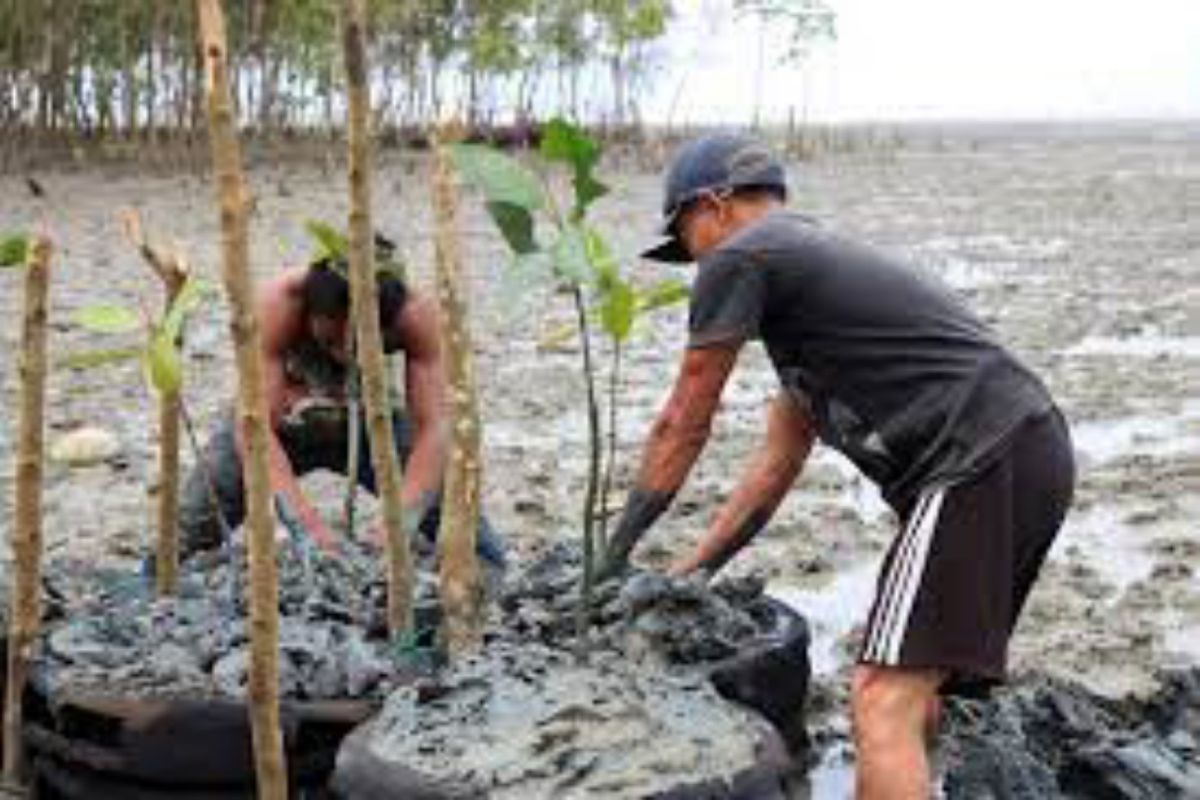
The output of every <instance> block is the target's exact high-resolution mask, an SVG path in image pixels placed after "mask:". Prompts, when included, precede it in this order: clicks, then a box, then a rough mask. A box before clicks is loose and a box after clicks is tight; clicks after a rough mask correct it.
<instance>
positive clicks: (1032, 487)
mask: <svg viewBox="0 0 1200 800" xmlns="http://www.w3.org/2000/svg"><path fill="white" fill-rule="evenodd" d="M786 199H787V183H786V179H785V175H784V170H783V166H782V164H780V162H779V161H778V159H777V158H776V157H775V156H774V155H773V154H772V153H771V152H770V151H769V150H768V149H766V148H765V147H764V146H763V145H762V144H760V143H758V142H756V141H754V140H752V139H749V138H746V137H743V136H738V135H732V134H718V135H711V136H706V137H703V138H700V139H697V140H695V141H692V142H690V143H688V144H687V145H685V146H684V147H682V148H681V149H680V151H679V152H678V154H677V155H676V157H675V160H674V162H673V164H672V166H671V169H670V171H669V173H668V176H667V181H666V194H665V201H664V204H663V214H664V217H665V220H666V222H665V225H664V227H663V233H664V234H665V235H666V237H667V239H666V241H665V242H664V243H662V244H660V245H659V246H657V247H655V248H653V249H651V250H649V251H647V252H646V253H644V255H645V256H646V257H648V258H653V259H658V260H663V261H672V262H689V261H693V260H694V261H697V262H698V271H697V275H696V281H695V285H694V287H693V290H692V297H691V306H690V318H689V340H688V347H687V350H686V352H685V353H684V356H683V360H682V364H681V367H680V371H679V375H678V377H677V378H676V382H675V386H674V389H673V391H672V392H671V395H670V398H669V399H668V401H667V403H666V405H665V407H664V408H663V409H662V411H661V412H660V413H659V415H658V417H657V419H656V421H655V422H654V425H653V427H652V428H651V430H650V434H649V437H648V440H647V442H646V444H645V450H644V453H643V456H642V461H641V467H640V470H639V472H638V475H637V484H636V486H635V488H634V489H633V491H631V493H630V496H629V499H628V501H627V503H626V506H625V510H624V512H623V514H622V518H621V521H620V523H619V525H618V527H617V530H616V531H615V533H614V536H613V542H612V545H611V547H610V550H609V555H608V560H607V561H606V563H605V564H604V567H603V570H602V572H603V573H604V574H612V573H616V572H619V571H620V570H621V569H622V568H623V566H624V565H625V563H626V562H627V559H628V556H629V554H630V552H631V551H632V549H633V547H634V545H635V544H636V543H637V541H638V539H639V538H640V537H641V536H642V534H644V533H645V531H646V530H647V529H648V528H649V527H650V526H651V525H652V524H653V523H654V521H655V520H656V519H657V518H658V517H659V516H660V515H661V514H662V513H663V512H664V511H665V510H666V508H667V507H668V506H669V504H670V502H671V499H672V498H673V497H674V495H675V493H676V492H677V491H678V490H679V488H680V486H682V484H683V481H684V479H685V478H686V477H687V474H688V472H689V470H690V469H691V467H692V465H693V464H694V463H695V461H696V459H697V457H698V456H699V455H700V452H701V450H702V449H703V447H704V444H705V442H706V440H707V438H708V434H709V430H710V425H711V422H712V418H713V415H714V414H715V412H716V409H717V406H718V402H719V400H720V396H721V391H722V388H723V387H724V385H725V382H726V379H727V378H728V376H729V374H730V372H731V371H732V369H733V366H734V363H735V362H736V360H737V356H738V352H739V350H740V349H741V347H742V345H743V344H745V342H747V341H749V340H751V339H760V340H761V341H762V343H763V345H764V347H765V348H766V350H767V353H768V355H769V357H770V359H771V362H772V364H773V365H774V367H775V370H776V372H777V373H778V376H779V381H780V390H779V392H778V394H777V396H776V397H775V398H774V399H773V400H772V401H771V404H770V407H769V409H768V412H767V421H766V436H765V440H764V442H763V444H762V446H761V447H760V448H759V450H758V451H757V452H756V453H755V454H754V456H753V457H752V458H751V461H750V463H749V465H748V467H747V469H746V470H745V472H744V474H743V476H742V478H741V480H740V481H739V483H738V484H737V486H736V488H735V489H734V490H733V492H732V493H731V494H730V496H729V497H728V499H727V500H726V501H725V503H724V504H723V505H722V506H721V508H720V509H719V510H718V512H717V514H716V515H715V517H714V519H713V521H712V523H711V525H710V526H709V528H708V530H707V532H706V533H705V534H704V536H703V537H702V538H701V540H700V542H699V544H698V545H697V546H696V548H695V550H694V551H693V552H692V553H690V554H689V555H688V556H686V557H685V558H684V559H682V560H681V561H680V562H678V563H677V564H675V565H674V567H673V571H674V572H676V573H680V574H686V573H691V572H695V571H700V572H702V573H704V574H712V573H714V572H715V571H717V570H719V569H720V568H721V567H722V566H723V565H724V564H725V563H726V562H727V561H728V560H729V559H730V558H731V557H733V555H734V554H735V553H736V552H737V551H738V550H740V549H741V548H742V547H744V546H745V545H746V544H748V543H749V542H750V541H751V540H752V539H753V538H754V536H755V535H756V534H757V533H758V532H759V531H760V530H761V529H762V528H763V526H765V525H766V523H767V522H768V520H769V519H770V517H771V515H772V513H773V512H774V511H775V509H776V508H777V507H778V505H779V503H780V502H781V501H782V499H783V497H784V495H785V494H786V493H787V491H788V490H789V489H790V488H791V486H792V484H793V483H794V482H795V480H796V478H797V476H798V475H799V473H800V470H801V468H802V467H803V465H804V462H805V460H806V459H807V457H808V454H809V451H810V449H811V448H812V445H813V443H814V441H815V440H816V439H817V438H820V439H821V441H822V442H824V443H825V444H827V445H829V446H831V447H833V448H835V449H837V450H839V451H840V452H842V453H843V454H844V455H846V456H847V457H848V458H849V459H850V460H851V461H852V462H853V463H854V464H855V465H856V466H857V467H858V468H859V469H860V470H861V471H862V472H863V473H864V474H865V475H867V476H868V477H869V478H871V479H872V480H873V481H874V482H876V483H877V484H878V485H879V486H880V488H881V490H882V492H883V496H884V498H885V499H886V500H887V501H888V503H889V505H890V506H891V507H892V508H893V509H894V510H895V512H896V515H897V518H898V520H899V521H900V525H899V531H898V534H897V536H896V537H895V539H894V541H893V542H892V544H891V546H890V548H889V550H888V552H887V554H886V556H885V558H884V562H883V566H882V568H881V570H880V573H879V578H878V582H877V584H876V593H875V600H874V603H873V604H872V608H871V611H870V614H869V617H868V619H867V625H866V631H865V634H864V638H863V642H862V644H861V648H860V650H859V654H858V659H857V664H856V666H855V669H854V675H853V678H852V718H853V727H854V738H855V745H856V754H857V764H858V768H857V786H858V792H857V794H858V796H859V797H860V798H922V800H923V798H926V797H928V796H929V794H930V786H931V781H930V775H929V765H928V759H927V756H926V753H925V734H926V732H928V731H931V730H933V729H934V728H935V726H936V721H937V710H938V708H939V702H938V696H939V694H940V693H947V692H965V691H970V690H974V689H978V688H979V687H986V686H988V685H989V684H992V683H995V682H997V681H999V680H1002V679H1003V677H1004V672H1005V663H1006V652H1007V646H1008V639H1009V636H1010V635H1011V633H1012V629H1013V626H1014V624H1015V622H1016V619H1017V616H1018V614H1019V613H1020V610H1021V607H1022V605H1023V604H1024V602H1025V598H1026V596H1027V595H1028V592H1029V589H1030V587H1031V586H1032V583H1033V581H1034V579H1035V578H1036V576H1037V573H1038V571H1039V569H1040V567H1041V564H1042V562H1043V561H1044V559H1045V557H1046V553H1047V551H1048V550H1049V548H1050V545H1051V543H1052V542H1053V540H1054V537H1055V535H1056V534H1057V532H1058V530H1059V527H1060V526H1061V523H1062V520H1063V517H1064V516H1065V514H1066V511H1067V508H1068V506H1069V505H1070V501H1071V495H1072V492H1073V489H1074V480H1075V468H1074V461H1073V455H1072V448H1071V443H1070V436H1069V433H1068V431H1067V427H1066V424H1065V422H1064V420H1063V418H1062V415H1061V414H1060V413H1059V412H1058V410H1057V409H1056V407H1055V405H1054V402H1053V400H1052V399H1051V397H1050V395H1049V393H1048V392H1047V390H1046V388H1045V387H1044V386H1043V385H1042V383H1041V381H1040V380H1038V378H1037V377H1036V376H1035V375H1034V374H1033V373H1031V372H1030V371H1029V370H1028V369H1027V368H1026V367H1025V366H1024V365H1022V364H1021V363H1020V362H1019V361H1018V360H1017V359H1016V358H1015V357H1014V356H1013V355H1012V354H1010V353H1009V352H1008V351H1007V350H1005V349H1004V348H1003V346H1002V345H1001V344H1000V343H999V342H998V340H997V339H996V336H995V334H994V333H993V331H991V330H990V329H989V328H988V327H987V326H985V325H984V324H983V323H982V322H981V321H980V320H979V319H978V318H977V317H976V316H975V315H974V314H973V313H972V312H971V311H969V310H968V309H967V308H966V307H965V306H964V305H963V303H962V302H961V301H960V300H959V299H958V298H957V297H955V296H954V295H953V294H952V293H951V292H950V291H949V290H947V289H945V288H944V287H942V286H940V285H938V284H936V283H934V282H932V281H931V280H929V279H927V278H925V277H922V276H919V275H918V274H917V273H915V272H913V271H911V270H910V269H909V268H908V267H907V266H906V265H904V264H902V263H899V262H897V261H896V260H895V259H893V258H892V257H890V256H888V255H885V254H883V253H881V252H879V251H877V250H873V249H871V248H869V247H866V246H864V245H861V244H859V243H856V242H853V241H849V240H847V239H845V238H843V237H841V236H838V235H836V234H834V233H831V232H829V231H827V230H825V229H823V228H821V227H820V226H819V225H817V224H816V223H814V222H813V221H811V220H809V219H806V218H804V217H801V216H798V215H796V214H792V213H789V212H788V211H787V210H786V209H785V208H784V202H785V201H786Z"/></svg>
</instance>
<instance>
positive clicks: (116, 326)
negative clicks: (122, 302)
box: [71, 304, 141, 333]
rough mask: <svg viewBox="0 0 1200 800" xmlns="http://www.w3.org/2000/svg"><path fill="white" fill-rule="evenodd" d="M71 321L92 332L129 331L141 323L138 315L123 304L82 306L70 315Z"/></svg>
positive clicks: (135, 328)
mask: <svg viewBox="0 0 1200 800" xmlns="http://www.w3.org/2000/svg"><path fill="white" fill-rule="evenodd" d="M71 319H72V321H74V322H75V324H76V325H79V326H80V327H81V328H84V329H86V330H89V331H92V332H93V333H129V332H130V331H135V330H137V329H138V327H139V326H140V325H141V320H140V319H139V318H138V315H137V314H136V313H134V312H133V311H132V310H130V309H128V308H125V306H114V305H104V304H97V305H92V306H84V307H83V308H81V309H79V310H78V311H76V312H75V313H74V314H73V315H71Z"/></svg>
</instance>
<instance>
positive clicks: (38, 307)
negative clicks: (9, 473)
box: [4, 236, 54, 786]
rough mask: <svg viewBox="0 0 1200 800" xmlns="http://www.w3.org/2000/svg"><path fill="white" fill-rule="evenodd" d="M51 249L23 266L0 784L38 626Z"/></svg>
mask: <svg viewBox="0 0 1200 800" xmlns="http://www.w3.org/2000/svg"><path fill="white" fill-rule="evenodd" d="M53 251H54V247H53V245H52V244H51V242H50V239H49V238H47V237H45V236H38V237H36V238H35V239H34V240H33V242H32V244H31V247H30V250H29V253H28V254H27V258H26V264H25V311H24V321H23V323H22V333H21V365H20V367H19V373H20V376H21V407H20V412H19V414H20V417H19V421H18V423H17V463H16V502H15V507H16V509H15V510H16V520H15V521H14V523H13V527H12V554H13V561H14V567H15V570H16V575H15V578H14V580H13V584H12V589H11V595H10V597H9V612H8V613H9V618H8V664H7V667H8V678H7V684H6V685H5V693H4V780H5V783H6V784H8V785H10V786H15V785H16V784H17V782H18V781H20V779H21V774H20V770H21V755H22V747H21V744H22V731H21V723H22V707H21V698H22V696H23V695H24V693H25V680H26V678H27V677H28V670H29V659H30V656H31V655H32V654H33V645H34V640H35V639H36V638H37V633H38V626H39V623H40V621H41V584H42V449H43V444H44V435H45V424H44V423H45V420H44V410H45V402H46V315H47V311H46V307H47V296H48V295H49V288H50V257H51V255H52V254H53Z"/></svg>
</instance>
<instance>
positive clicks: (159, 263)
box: [121, 209, 188, 597]
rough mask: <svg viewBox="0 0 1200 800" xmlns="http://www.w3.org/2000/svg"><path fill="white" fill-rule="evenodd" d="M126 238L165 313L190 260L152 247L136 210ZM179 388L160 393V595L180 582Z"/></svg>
mask: <svg viewBox="0 0 1200 800" xmlns="http://www.w3.org/2000/svg"><path fill="white" fill-rule="evenodd" d="M121 221H122V225H123V227H124V230H125V238H126V239H128V240H129V242H130V243H131V244H132V245H133V246H134V247H136V248H137V249H138V252H139V253H140V254H141V256H142V259H143V260H145V262H146V264H147V265H148V266H149V267H150V269H151V270H152V271H153V272H154V274H155V275H157V276H158V278H159V280H160V281H162V285H163V298H164V300H163V303H164V304H163V314H164V316H165V315H166V313H167V312H168V311H170V309H171V306H172V304H174V302H175V299H176V298H177V297H179V293H180V292H181V291H183V287H184V284H186V283H187V278H188V269H187V264H186V263H185V262H184V260H183V258H181V257H180V256H179V254H178V253H165V252H163V251H161V250H158V249H157V248H155V247H152V246H151V245H150V244H149V243H148V242H147V241H146V238H145V236H144V235H143V233H142V221H141V217H139V215H138V213H137V212H136V211H133V210H132V209H131V210H128V211H126V212H125V213H124V214H122V215H121ZM179 408H180V398H179V392H177V391H175V392H166V393H161V394H159V396H158V540H157V544H156V546H155V564H154V588H155V591H157V592H158V594H159V596H160V597H162V596H166V595H172V594H175V591H176V589H177V588H178V583H179V439H180V419H179Z"/></svg>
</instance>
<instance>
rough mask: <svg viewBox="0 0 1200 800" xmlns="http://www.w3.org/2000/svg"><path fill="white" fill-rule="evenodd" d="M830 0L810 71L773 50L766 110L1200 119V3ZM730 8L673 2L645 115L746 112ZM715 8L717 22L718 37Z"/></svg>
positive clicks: (738, 39) (744, 73) (741, 40)
mask: <svg viewBox="0 0 1200 800" xmlns="http://www.w3.org/2000/svg"><path fill="white" fill-rule="evenodd" d="M830 4H831V5H832V7H833V8H834V9H835V11H836V12H837V14H838V20H837V27H838V38H837V40H836V41H834V42H830V43H826V44H822V45H820V46H818V47H817V48H816V50H815V52H814V54H813V55H812V57H811V59H810V62H809V66H808V68H807V69H805V70H797V69H789V68H784V67H780V66H778V65H777V64H775V63H772V61H771V59H770V58H769V57H768V59H767V62H766V65H765V66H766V69H765V70H764V74H765V80H764V81H763V106H764V109H765V112H766V115H767V116H768V117H771V118H774V119H780V120H782V119H786V118H787V114H788V108H789V107H790V106H795V107H796V110H797V111H796V113H797V114H798V115H800V114H802V113H804V110H805V109H807V114H808V116H809V118H811V119H817V120H890V119H955V118H967V119H979V118H1038V119H1046V118H1050V119H1068V118H1077V117H1174V118H1180V117H1191V118H1200V0H1137V2H1128V1H1127V0H1125V1H1122V0H830ZM731 5H732V4H731V2H730V1H729V0H676V8H677V10H678V17H677V19H676V21H675V23H674V24H673V26H672V34H671V36H670V37H669V40H668V41H667V42H666V44H665V45H664V53H663V56H664V57H663V58H662V60H661V62H660V64H661V66H660V69H661V72H660V73H659V75H658V79H657V80H656V82H655V86H656V91H655V94H654V97H653V98H647V102H646V103H645V105H644V109H645V112H646V115H647V117H649V118H652V119H658V120H662V119H664V118H665V117H666V116H667V115H668V114H671V113H672V112H671V109H674V110H673V117H674V119H675V121H677V122H689V121H690V122H702V121H714V120H716V121H726V122H732V121H738V120H749V118H750V115H751V113H752V109H753V106H754V98H755V86H756V80H755V76H756V73H757V51H758V41H759V29H758V25H757V23H755V22H753V21H751V20H743V21H741V22H740V23H738V22H736V21H734V20H732V14H731V12H730V10H729V7H730V6H731ZM714 16H716V17H723V18H724V20H725V25H723V26H722V27H721V28H719V29H718V30H719V31H720V33H718V34H715V35H714V33H713V30H712V28H711V26H710V25H709V24H708V22H707V20H710V19H712V18H713V17H714ZM773 35H775V37H776V40H778V35H777V33H776V34H773ZM768 38H770V36H769V37H768ZM768 45H770V41H768ZM769 50H770V47H768V51H769Z"/></svg>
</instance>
